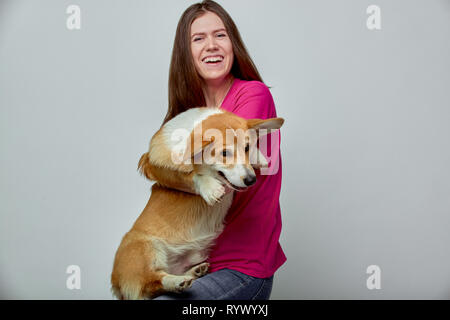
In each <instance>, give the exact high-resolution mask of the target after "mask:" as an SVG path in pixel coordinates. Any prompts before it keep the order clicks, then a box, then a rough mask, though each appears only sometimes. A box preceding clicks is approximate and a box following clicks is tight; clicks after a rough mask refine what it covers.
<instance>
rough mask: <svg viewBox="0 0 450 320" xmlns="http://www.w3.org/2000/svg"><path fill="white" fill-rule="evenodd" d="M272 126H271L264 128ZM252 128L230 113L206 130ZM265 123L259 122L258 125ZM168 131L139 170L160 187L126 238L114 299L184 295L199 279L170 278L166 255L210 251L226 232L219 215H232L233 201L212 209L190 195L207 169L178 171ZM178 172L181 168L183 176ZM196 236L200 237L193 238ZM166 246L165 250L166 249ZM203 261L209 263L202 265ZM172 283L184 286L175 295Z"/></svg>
mask: <svg viewBox="0 0 450 320" xmlns="http://www.w3.org/2000/svg"><path fill="white" fill-rule="evenodd" d="M267 121H270V120H265V121H263V122H262V123H267ZM272 121H273V119H272ZM280 121H281V124H282V119H279V120H278V124H277V125H278V127H280V126H281V124H280ZM249 123H252V122H251V121H250V122H249V121H247V120H245V119H242V118H239V117H237V116H235V115H233V114H231V113H228V112H224V113H222V114H218V115H212V116H209V117H208V118H207V119H205V120H204V121H203V122H202V124H203V129H207V128H215V129H218V130H220V131H221V132H223V134H224V135H225V130H226V129H230V128H233V129H244V130H246V129H248V128H249ZM255 123H256V120H255ZM260 123H261V122H257V124H260ZM275 127H276V126H275ZM162 129H163V128H162ZM162 129H160V130H159V131H158V132H157V133H156V134H155V136H154V137H153V138H152V143H154V144H153V145H152V143H151V145H150V150H149V152H146V153H144V154H143V155H142V156H141V158H140V160H139V164H138V169H139V171H140V172H141V174H143V175H144V176H145V177H146V178H148V179H150V180H156V181H158V183H156V184H154V185H153V186H152V190H151V196H150V199H149V200H148V202H147V205H146V206H145V208H144V210H143V211H142V213H141V215H140V216H139V217H138V219H137V220H136V222H135V223H134V225H133V226H132V228H131V230H130V231H129V232H128V233H126V234H125V236H124V237H123V239H122V241H121V243H120V246H119V248H118V250H117V252H116V255H115V259H114V266H113V271H112V274H111V284H112V291H113V293H114V295H115V296H116V297H118V298H119V299H143V298H153V297H155V296H157V295H159V294H161V293H163V292H165V291H168V290H181V289H182V288H184V287H183V286H182V285H184V284H186V283H185V281H192V279H195V278H196V277H197V276H192V274H190V273H189V272H190V269H189V268H187V269H184V270H183V271H182V273H181V274H176V275H174V274H170V273H169V270H168V268H169V267H170V266H166V264H167V263H169V262H170V260H167V261H168V262H167V263H166V262H164V261H165V260H164V258H165V256H164V255H163V254H162V252H161V250H165V249H167V248H169V249H170V248H172V247H171V246H173V248H177V250H181V249H179V248H183V246H185V245H186V244H193V245H195V246H197V247H198V246H202V248H203V247H204V249H205V250H206V249H208V248H209V246H210V244H211V241H210V240H209V239H210V238H211V239H213V238H214V236H217V235H218V234H219V233H220V232H221V230H222V228H223V221H222V219H223V218H224V215H223V217H222V218H221V217H218V216H217V212H222V213H225V214H226V211H227V210H228V207H229V205H231V199H232V195H231V196H224V198H225V197H227V200H226V201H224V202H220V203H218V204H216V205H214V206H209V205H208V204H207V203H206V202H205V200H203V198H202V197H200V196H199V195H196V194H192V193H189V192H193V191H194V190H195V188H194V182H193V180H194V176H195V175H196V174H199V173H201V174H204V173H203V171H202V170H204V169H205V167H204V166H205V165H204V164H200V165H179V166H178V167H177V166H174V165H172V164H170V163H169V161H170V152H169V149H168V148H167V146H165V145H164V139H163V138H162V132H163V131H162ZM209 143H211V141H209V142H205V141H203V143H202V148H204V147H205V146H206V145H208V144H209ZM224 143H225V141H224ZM152 148H153V149H152ZM191 150H193V152H192V154H191V156H192V155H193V153H195V152H197V151H198V150H194V149H193V148H192V149H191ZM152 154H153V155H155V157H156V158H157V159H156V160H153V158H152V157H151V155H152ZM246 160H248V158H247V159H246ZM173 168H180V170H174V169H173ZM165 186H166V187H165ZM168 187H171V188H175V189H181V190H187V191H189V192H182V191H179V190H175V189H169V188H168ZM227 206H228V207H227ZM199 225H200V226H201V227H199ZM199 228H200V229H199ZM202 228H203V229H202ZM193 230H194V231H193ZM195 230H197V231H195ZM193 232H194V233H195V232H200V233H199V234H198V235H193ZM204 238H205V239H207V240H204ZM202 241H203V242H202ZM208 241H209V242H208ZM161 243H162V244H163V246H160V245H161ZM158 246H160V247H158ZM195 246H194V248H196V247H195ZM163 253H164V252H163ZM161 261H163V262H161ZM201 261H204V260H200V261H197V262H196V263H200V262H201ZM196 263H194V265H195V264H196ZM184 272H187V273H184ZM188 273H189V274H188ZM183 276H185V278H186V280H183V278H180V279H181V280H178V279H179V277H183ZM165 279H169V280H167V281H166V280H165ZM172 279H175V280H177V281H179V282H180V281H181V282H180V283H179V285H180V286H179V287H175V289H174V288H172V287H170V286H172V285H174V284H175V285H178V282H176V281H175V280H174V281H175V282H173V281H172ZM189 279H191V280H189ZM170 281H172V282H170ZM180 288H181V289H180Z"/></svg>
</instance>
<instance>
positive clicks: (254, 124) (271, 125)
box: [247, 118, 284, 130]
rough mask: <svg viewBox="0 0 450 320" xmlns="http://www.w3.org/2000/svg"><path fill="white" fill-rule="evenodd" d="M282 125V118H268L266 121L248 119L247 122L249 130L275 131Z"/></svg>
mask: <svg viewBox="0 0 450 320" xmlns="http://www.w3.org/2000/svg"><path fill="white" fill-rule="evenodd" d="M283 123H284V119H283V118H270V119H266V120H262V119H249V120H247V127H248V128H249V129H256V130H257V129H268V130H276V129H280V128H281V126H282V125H283Z"/></svg>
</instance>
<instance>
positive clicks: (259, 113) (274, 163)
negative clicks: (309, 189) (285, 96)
mask: <svg viewBox="0 0 450 320" xmlns="http://www.w3.org/2000/svg"><path fill="white" fill-rule="evenodd" d="M233 113H234V114H236V115H238V116H240V117H242V118H245V119H268V118H274V117H276V116H277V113H276V110H275V103H274V101H273V97H272V94H271V93H270V91H269V88H267V86H266V85H265V84H264V83H262V82H259V81H250V82H248V83H246V85H245V86H244V87H243V88H242V89H241V90H240V91H239V93H238V95H237V99H236V102H235V107H234V109H233ZM262 141H265V142H264V143H262ZM280 143H281V135H280V131H278V130H277V131H274V132H272V133H271V134H269V135H267V136H263V137H261V138H260V140H259V142H258V147H259V149H260V151H261V152H262V153H263V155H264V156H265V157H266V159H267V160H268V162H269V167H268V168H263V169H261V172H262V173H263V174H264V175H273V174H276V173H277V172H278V170H279V166H280V163H279V157H280ZM280 178H281V176H280Z"/></svg>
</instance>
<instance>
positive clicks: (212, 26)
mask: <svg viewBox="0 0 450 320" xmlns="http://www.w3.org/2000/svg"><path fill="white" fill-rule="evenodd" d="M219 29H225V26H224V24H223V21H222V20H221V19H220V18H219V16H218V15H217V14H215V13H213V12H209V11H208V12H206V13H205V14H204V15H201V16H200V17H198V18H197V19H195V20H194V21H193V22H192V24H191V34H194V33H197V32H201V33H209V32H214V31H216V30H219Z"/></svg>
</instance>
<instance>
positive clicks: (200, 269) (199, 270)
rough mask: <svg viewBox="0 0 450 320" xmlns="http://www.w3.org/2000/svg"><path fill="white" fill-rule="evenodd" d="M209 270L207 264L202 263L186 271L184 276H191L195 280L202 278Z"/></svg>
mask: <svg viewBox="0 0 450 320" xmlns="http://www.w3.org/2000/svg"><path fill="white" fill-rule="evenodd" d="M208 269H209V263H208V262H202V263H199V264H197V265H195V266H193V267H192V268H190V269H189V270H188V271H186V273H185V275H186V276H193V277H194V278H195V279H197V278H200V277H203V276H204V275H205V274H207V273H208Z"/></svg>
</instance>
